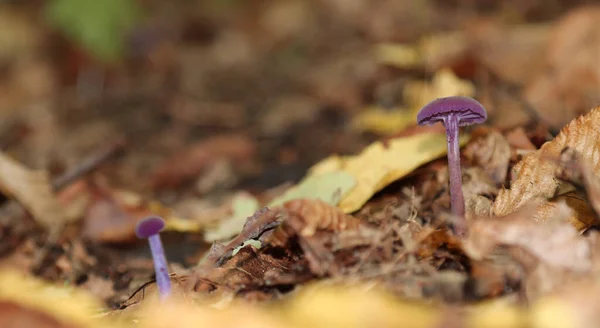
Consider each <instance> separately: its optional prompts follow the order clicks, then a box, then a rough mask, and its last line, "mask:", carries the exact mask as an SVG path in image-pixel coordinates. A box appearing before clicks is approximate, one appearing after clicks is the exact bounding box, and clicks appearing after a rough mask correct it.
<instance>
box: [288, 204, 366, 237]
mask: <svg viewBox="0 0 600 328" xmlns="http://www.w3.org/2000/svg"><path fill="white" fill-rule="evenodd" d="M283 208H284V209H286V210H287V212H288V213H289V214H291V215H297V216H298V217H300V218H302V220H303V221H304V228H303V229H302V231H300V234H301V235H302V236H305V237H306V236H312V235H313V234H314V233H315V231H317V230H329V231H332V232H338V231H342V230H352V229H356V228H357V227H358V226H359V224H360V221H359V220H358V219H356V218H355V217H353V216H351V215H348V214H345V213H344V212H343V211H342V210H340V209H339V208H337V207H335V206H331V205H330V204H328V203H326V202H324V201H322V200H319V199H314V200H311V199H295V200H291V201H289V202H287V203H285V204H283Z"/></svg>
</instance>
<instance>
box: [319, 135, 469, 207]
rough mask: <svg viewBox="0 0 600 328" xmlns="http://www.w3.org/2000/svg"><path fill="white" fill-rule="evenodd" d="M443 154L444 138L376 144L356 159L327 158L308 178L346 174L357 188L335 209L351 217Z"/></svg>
mask: <svg viewBox="0 0 600 328" xmlns="http://www.w3.org/2000/svg"><path fill="white" fill-rule="evenodd" d="M468 139H469V136H467V135H464V136H463V137H461V140H460V143H461V145H464V144H465V143H466V142H467V141H468ZM446 151H447V145H446V136H445V135H444V134H417V135H412V136H408V137H404V138H397V139H390V140H389V141H387V142H386V143H384V142H381V141H377V142H375V143H373V144H371V145H370V146H369V147H367V148H366V149H364V150H363V151H362V152H361V153H360V154H358V155H355V156H347V157H340V156H330V157H328V158H326V159H324V160H323V161H321V162H320V163H317V164H316V165H315V166H314V167H313V168H312V169H311V174H323V173H327V172H345V173H348V174H350V175H351V176H352V177H354V179H356V181H357V184H356V186H355V187H354V188H352V189H351V190H350V191H349V192H348V193H347V194H346V195H345V196H344V197H343V198H342V200H341V201H340V203H339V205H338V206H339V207H340V208H341V209H342V210H343V211H344V212H346V213H350V212H354V211H356V210H358V209H359V208H361V207H362V206H363V205H364V204H365V203H366V202H367V201H368V200H369V199H370V198H371V196H373V195H374V194H375V193H376V192H378V191H380V190H381V189H383V188H384V187H386V186H387V185H389V184H390V183H392V182H394V181H396V180H398V179H400V178H402V177H404V176H406V175H407V174H409V173H410V172H412V171H413V170H414V169H416V168H417V167H419V166H420V165H422V164H424V163H427V162H429V161H431V160H434V159H436V158H438V157H440V156H443V155H444V154H446Z"/></svg>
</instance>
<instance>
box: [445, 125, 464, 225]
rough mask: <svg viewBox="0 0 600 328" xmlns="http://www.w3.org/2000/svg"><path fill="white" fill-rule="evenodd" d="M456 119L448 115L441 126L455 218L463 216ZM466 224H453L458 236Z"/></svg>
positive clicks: (451, 203) (460, 222)
mask: <svg viewBox="0 0 600 328" xmlns="http://www.w3.org/2000/svg"><path fill="white" fill-rule="evenodd" d="M458 120H459V119H458V117H457V115H453V114H450V115H449V116H448V118H447V119H446V120H444V121H443V124H444V126H445V128H446V138H447V143H448V177H449V180H450V181H449V184H450V207H451V208H452V213H454V214H455V215H456V216H457V217H460V218H463V217H464V216H465V197H464V196H463V190H462V172H461V170H460V145H459V142H458V130H459V129H458ZM465 225H466V222H465V221H464V220H459V221H457V222H456V223H455V224H454V230H455V231H456V233H457V234H458V235H464V234H465V233H466V226H465Z"/></svg>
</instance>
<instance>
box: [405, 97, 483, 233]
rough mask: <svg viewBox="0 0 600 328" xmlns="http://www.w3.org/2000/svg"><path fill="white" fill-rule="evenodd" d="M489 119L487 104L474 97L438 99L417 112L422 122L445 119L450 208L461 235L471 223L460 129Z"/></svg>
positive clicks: (418, 120)
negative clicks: (468, 213) (461, 165)
mask: <svg viewBox="0 0 600 328" xmlns="http://www.w3.org/2000/svg"><path fill="white" fill-rule="evenodd" d="M486 119H487V113H486V111H485V108H484V107H483V105H481V104H480V103H479V102H478V101H477V100H475V99H473V98H469V97H459V96H456V97H445V98H438V99H436V100H434V101H432V102H430V103H429V104H427V105H425V107H423V108H421V110H420V111H419V113H418V114H417V122H418V123H419V125H428V124H434V123H436V122H442V124H443V125H444V127H445V128H446V138H447V142H448V176H449V180H450V181H449V184H450V207H451V208H452V213H453V214H454V215H455V216H456V217H457V221H456V222H455V224H454V231H455V232H456V234H458V235H459V236H464V235H465V234H466V232H467V222H466V220H465V217H464V216H465V198H464V196H463V190H462V173H461V170H460V145H459V142H458V132H459V128H460V127H461V126H467V125H471V124H478V123H482V122H484V121H485V120H486Z"/></svg>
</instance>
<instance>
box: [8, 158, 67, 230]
mask: <svg viewBox="0 0 600 328" xmlns="http://www.w3.org/2000/svg"><path fill="white" fill-rule="evenodd" d="M0 189H1V190H2V192H3V193H4V194H5V195H7V196H9V197H14V198H15V199H16V200H18V201H19V202H20V203H21V204H22V205H23V206H24V207H25V208H26V209H27V210H28V211H29V212H31V214H32V215H33V217H34V218H35V220H36V221H37V222H38V223H39V224H40V225H41V226H43V227H44V228H46V229H51V228H56V227H58V226H61V225H63V224H65V223H66V222H67V221H68V217H67V216H66V215H65V213H64V211H63V208H62V207H61V205H60V203H59V202H58V200H57V198H56V196H55V195H54V192H53V191H52V186H51V185H50V181H49V179H48V176H47V174H46V173H45V172H41V171H32V170H30V169H28V168H26V167H25V166H23V165H21V164H20V163H18V162H17V161H15V160H13V159H12V158H10V157H8V156H6V155H5V154H4V153H0Z"/></svg>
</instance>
